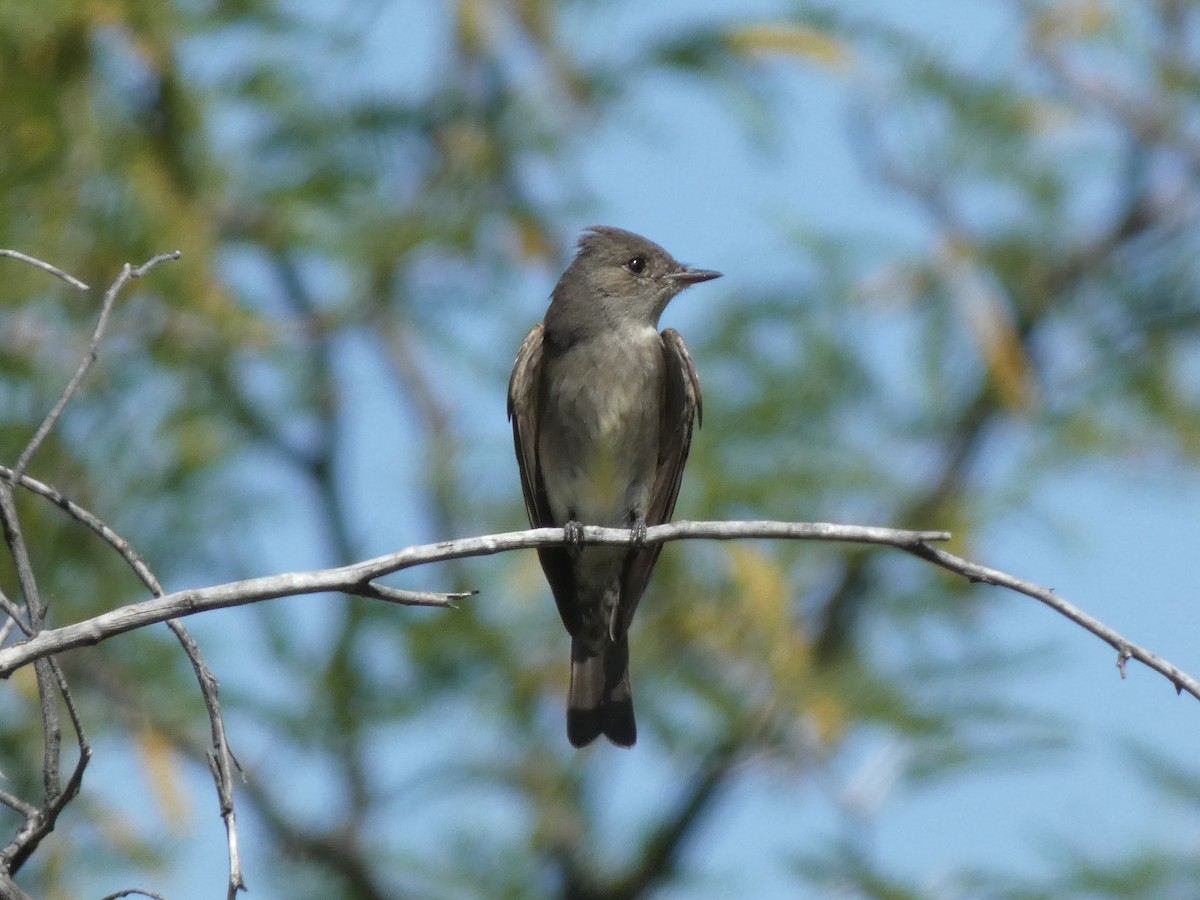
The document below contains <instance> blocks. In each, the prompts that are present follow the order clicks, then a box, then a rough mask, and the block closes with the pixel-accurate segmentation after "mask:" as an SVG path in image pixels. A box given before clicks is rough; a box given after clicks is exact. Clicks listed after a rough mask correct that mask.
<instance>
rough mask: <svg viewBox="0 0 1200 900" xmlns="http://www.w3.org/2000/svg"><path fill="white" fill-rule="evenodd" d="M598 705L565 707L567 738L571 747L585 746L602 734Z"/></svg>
mask: <svg viewBox="0 0 1200 900" xmlns="http://www.w3.org/2000/svg"><path fill="white" fill-rule="evenodd" d="M603 732H604V729H603V727H602V726H601V724H600V707H598V706H597V707H593V708H592V709H576V708H575V707H567V740H568V741H570V742H571V746H572V747H586V746H587V745H588V744H590V743H591V742H592V741H594V740H595V739H596V738H598V737H600V735H601V734H603Z"/></svg>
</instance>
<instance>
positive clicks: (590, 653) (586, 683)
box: [567, 635, 637, 747]
mask: <svg viewBox="0 0 1200 900" xmlns="http://www.w3.org/2000/svg"><path fill="white" fill-rule="evenodd" d="M602 734H603V735H604V736H605V737H606V738H608V739H609V740H610V741H612V742H613V743H614V744H616V745H617V746H618V747H632V746H633V745H634V743H636V742H637V723H636V722H635V721H634V719H633V694H632V693H631V692H630V689H629V639H628V638H627V637H625V635H621V637H619V638H617V639H616V640H611V639H606V640H604V641H603V642H602V643H601V645H600V647H599V650H598V651H597V648H596V647H594V646H589V645H588V644H587V643H585V642H584V641H581V640H579V639H578V638H573V639H572V640H571V688H570V692H569V693H568V695H567V739H568V740H569V741H570V742H571V743H572V744H573V745H575V746H576V747H584V746H586V745H588V744H590V743H591V742H592V741H594V740H595V739H596V738H597V737H599V736H600V735H602Z"/></svg>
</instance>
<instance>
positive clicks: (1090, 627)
mask: <svg viewBox="0 0 1200 900" xmlns="http://www.w3.org/2000/svg"><path fill="white" fill-rule="evenodd" d="M745 538H750V539H766V538H774V539H782V540H809V541H834V542H839V543H852V544H871V545H876V546H884V547H894V548H896V549H898V550H903V551H904V552H906V553H910V554H912V555H913V556H916V557H918V558H920V559H923V560H925V561H926V562H929V563H932V564H933V565H936V566H939V567H940V568H943V569H946V570H948V571H950V572H954V573H956V574H958V575H962V576H963V577H964V578H967V579H968V580H970V581H972V582H979V583H984V584H992V585H996V586H998V587H1004V588H1008V589H1009V590H1012V591H1016V592H1018V593H1021V594H1025V595H1026V596H1028V597H1032V598H1034V599H1035V600H1039V601H1041V602H1042V603H1045V604H1046V605H1047V606H1049V607H1050V608H1051V609H1053V610H1055V611H1056V612H1058V613H1060V614H1061V615H1063V616H1066V617H1067V618H1068V619H1070V620H1071V621H1072V622H1074V623H1075V624H1077V625H1079V626H1081V627H1082V628H1084V629H1085V630H1087V631H1090V632H1091V633H1092V634H1094V635H1096V636H1097V637H1098V638H1100V639H1101V640H1102V641H1104V642H1105V643H1107V644H1109V645H1110V646H1111V647H1113V648H1114V649H1115V650H1117V653H1118V665H1119V666H1120V667H1121V672H1122V675H1123V674H1124V671H1125V670H1124V666H1125V663H1126V662H1127V661H1128V660H1130V659H1136V660H1138V661H1139V662H1141V663H1142V664H1143V665H1145V666H1146V667H1147V668H1149V669H1152V670H1153V671H1155V672H1158V673H1159V674H1160V675H1163V676H1164V677H1165V678H1167V680H1169V681H1170V682H1171V683H1172V684H1173V685H1174V686H1175V689H1176V691H1177V692H1179V693H1183V692H1185V691H1186V692H1187V693H1189V694H1191V695H1192V696H1193V697H1195V698H1196V699H1198V700H1200V683H1198V682H1197V681H1196V680H1195V679H1194V678H1192V677H1191V676H1190V675H1188V674H1187V673H1185V672H1183V671H1182V670H1181V669H1179V668H1178V667H1176V666H1174V665H1173V664H1171V663H1169V662H1167V661H1166V660H1164V659H1162V658H1161V657H1159V656H1158V655H1157V654H1155V653H1152V652H1151V651H1149V650H1146V649H1145V648H1143V647H1141V646H1139V645H1137V644H1135V643H1134V642H1133V641H1131V640H1129V639H1128V638H1126V637H1125V636H1123V635H1121V634H1120V633H1119V632H1117V631H1115V630H1113V629H1112V628H1109V627H1108V626H1107V625H1105V624H1104V623H1102V622H1100V621H1099V620H1097V619H1094V618H1093V617H1091V616H1089V615H1088V614H1087V613H1085V612H1083V611H1082V610H1081V609H1079V608H1078V607H1076V606H1074V605H1073V604H1071V603H1068V602H1067V601H1066V600H1064V599H1063V598H1062V597H1060V596H1058V595H1057V594H1055V593H1054V592H1053V591H1051V590H1049V589H1047V588H1043V587H1040V586H1039V585H1036V584H1034V583H1032V582H1029V581H1025V580H1024V579H1021V578H1018V577H1016V576H1015V575H1009V574H1007V573H1006V572H1001V571H999V570H998V569H992V568H989V567H987V566H983V565H980V564H978V563H974V562H971V561H970V560H967V559H964V558H962V557H960V556H955V555H954V554H953V553H948V552H947V551H945V550H942V549H940V548H937V547H933V546H931V545H930V544H931V542H934V541H945V540H948V539H949V538H950V535H949V534H948V533H947V532H944V531H905V530H901V529H896V528H877V527H873V526H865V525H833V524H829V523H825V522H689V521H682V522H674V523H671V524H668V525H655V526H653V527H651V528H649V529H647V532H646V543H650V544H659V543H667V542H669V541H678V540H739V539H745ZM629 540H630V532H629V531H627V530H625V529H623V528H600V527H597V526H592V525H589V526H586V527H585V528H584V529H583V543H585V544H593V545H608V546H621V545H623V544H627V543H629ZM567 543H569V541H568V540H567V537H566V534H565V533H564V530H563V529H561V528H536V529H530V530H528V531H510V532H506V533H503V534H489V535H482V536H480V537H470V538H461V539H459V540H452V541H441V542H439V543H436V544H424V545H419V546H413V547H406V548H405V549H403V550H400V551H397V552H396V553H389V554H386V555H384V556H378V557H375V558H374V559H368V560H364V561H362V562H359V563H355V564H353V565H349V566H340V567H337V568H332V569H319V570H315V571H311V572H288V573H284V574H281V575H269V576H265V577H261V578H250V579H246V580H244V581H233V582H228V583H226V584H218V585H214V586H212V587H206V588H189V589H186V590H182V591H176V592H174V593H171V594H167V595H165V596H163V597H159V598H156V599H154V600H147V601H144V602H141V603H134V604H130V605H128V606H124V607H121V608H120V609H115V610H111V611H109V612H106V613H101V614H100V615H98V616H93V617H92V618H90V619H85V620H84V621H82V622H77V623H75V624H72V625H64V626H62V627H60V628H54V629H49V630H45V631H42V632H40V633H39V634H37V635H35V636H34V637H31V638H29V639H28V640H26V641H23V642H21V643H19V644H15V645H13V646H11V647H6V648H3V649H0V678H7V677H8V676H9V675H11V674H12V673H13V672H15V671H16V670H17V669H19V668H21V667H22V666H26V665H28V664H29V663H31V662H34V661H35V660H39V659H42V658H44V657H46V656H49V655H51V654H53V653H59V652H62V651H64V650H71V649H74V648H77V647H83V646H89V645H92V644H98V643H100V642H101V641H104V640H107V639H108V638H111V637H114V636H115V635H118V634H124V633H125V632H128V631H133V630H135V629H138V628H143V627H145V626H146V625H152V624H155V623H157V622H163V621H166V620H168V619H173V618H177V617H180V616H187V615H192V614H194V613H198V612H205V611H208V610H213V609H224V608H226V607H230V606H242V605H245V604H248V603H255V602H258V601H260V600H270V599H274V598H276V597H292V596H299V595H305V594H318V593H327V592H337V593H345V594H354V595H357V596H362V597H369V598H374V599H379V600H385V601H387V602H392V603H399V604H402V605H406V606H440V607H453V605H454V603H453V601H454V600H458V599H461V598H463V597H465V596H469V595H467V594H461V593H460V594H451V593H447V594H431V593H426V592H410V591H403V590H399V589H396V588H385V587H381V586H380V585H375V584H373V583H372V582H374V581H375V579H377V578H382V577H383V576H385V575H390V574H392V573H395V572H399V571H401V570H403V569H408V568H412V567H414V566H419V565H427V564H429V563H434V562H444V561H446V560H451V559H463V558H466V557H473V556H490V555H493V554H497V553H506V552H508V551H510V550H520V549H527V548H537V547H555V546H563V545H564V544H567Z"/></svg>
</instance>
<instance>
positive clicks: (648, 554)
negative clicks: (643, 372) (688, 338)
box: [621, 328, 703, 629]
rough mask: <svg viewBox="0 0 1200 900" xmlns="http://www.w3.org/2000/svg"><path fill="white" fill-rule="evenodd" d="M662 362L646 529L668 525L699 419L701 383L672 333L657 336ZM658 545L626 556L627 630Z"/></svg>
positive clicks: (679, 339)
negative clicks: (655, 463) (654, 464)
mask: <svg viewBox="0 0 1200 900" xmlns="http://www.w3.org/2000/svg"><path fill="white" fill-rule="evenodd" d="M662 347H663V359H664V361H665V363H666V366H665V372H666V378H665V379H664V382H665V396H664V398H663V404H662V420H661V424H660V426H659V445H658V468H657V470H656V472H655V476H654V484H653V486H652V487H651V490H650V500H649V503H648V504H647V509H646V524H647V525H662V524H664V523H666V522H669V521H671V516H672V515H674V513H675V501H676V500H677V499H678V497H679V485H680V483H681V482H682V480H683V467H684V466H685V465H686V464H687V458H688V451H689V450H690V449H691V446H692V423H693V422H696V423H697V424H700V423H701V421H702V418H703V401H702V399H701V395H700V378H699V376H698V375H697V374H696V367H695V365H693V363H692V357H691V354H690V353H688V349H687V344H685V343H684V341H683V335H681V334H680V333H679V332H678V331H676V330H675V329H674V328H668V329H666V330H665V331H664V332H663V333H662ZM661 551H662V544H654V545H651V546H647V547H646V548H644V549H642V550H639V551H637V552H635V553H631V554H630V555H629V558H628V560H627V561H626V563H625V570H624V572H623V573H622V576H621V622H622V626H623V628H624V629H628V627H629V623H630V622H631V621H632V620H633V614H634V612H635V611H636V609H637V604H638V601H639V600H640V599H641V597H642V593H643V592H644V591H645V590H646V583H647V582H648V581H649V580H650V574H651V572H653V571H654V564H655V563H656V562H658V555H659V553H660V552H661Z"/></svg>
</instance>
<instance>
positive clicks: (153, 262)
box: [13, 250, 182, 479]
mask: <svg viewBox="0 0 1200 900" xmlns="http://www.w3.org/2000/svg"><path fill="white" fill-rule="evenodd" d="M181 255H182V254H181V253H180V252H179V251H178V250H175V251H173V252H171V253H160V254H158V255H157V256H154V257H151V258H150V259H148V260H147V261H146V262H144V263H142V264H141V265H140V266H138V267H137V268H136V269H134V268H131V267H130V265H129V263H125V265H124V266H123V267H122V269H121V274H120V275H118V276H117V279H116V281H114V282H113V283H112V284H111V285H109V288H108V290H107V291H105V292H104V302H103V303H102V304H101V306H100V317H99V319H97V321H96V328H95V330H94V331H93V332H92V339H91V341H90V342H89V344H88V351H87V353H85V354H84V355H83V359H82V360H80V362H79V366H78V368H76V369H75V374H74V375H72V376H71V380H70V381H69V382H67V386H66V387H65V388H64V389H63V392H62V396H60V397H59V398H58V402H57V403H55V404H54V408H53V409H51V410H50V412H49V414H48V415H47V416H46V418H45V419H43V420H42V424H41V425H39V426H38V429H37V431H35V432H34V433H33V437H31V438H30V439H29V443H28V444H26V445H25V449H24V450H22V451H21V455H20V456H19V457H17V464H16V466H15V467H14V470H13V471H14V472H15V474H16V477H17V478H18V479H19V478H20V476H21V475H23V474H25V469H26V468H28V466H29V460H30V459H31V458H32V457H33V454H34V453H36V452H37V449H38V447H40V446H41V445H42V442H43V441H44V440H46V436H47V435H49V434H50V430H51V429H52V428H54V425H55V423H56V422H58V419H59V417H60V416H61V415H62V412H63V410H64V409H66V406H67V404H68V403H69V402H70V400H71V397H73V396H74V395H75V392H76V391H77V390H79V385H80V384H81V383H82V382H83V378H84V376H85V375H87V373H88V370H89V369H90V368H91V367H92V363H94V362H95V361H96V358H97V357H98V356H99V355H100V340H101V338H103V337H104V330H105V329H106V328H107V327H108V317H109V314H110V313H111V312H112V308H113V304H114V303H116V300H117V295H118V294H119V293H120V292H121V288H123V287H124V286H125V284H126V283H127V282H128V281H129V280H130V279H132V278H141V277H142V276H143V275H145V274H146V273H147V272H149V271H150V270H151V269H153V268H154V267H155V266H157V265H158V264H159V263H163V262H166V261H167V260H172V259H179V257H180V256H181Z"/></svg>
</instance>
